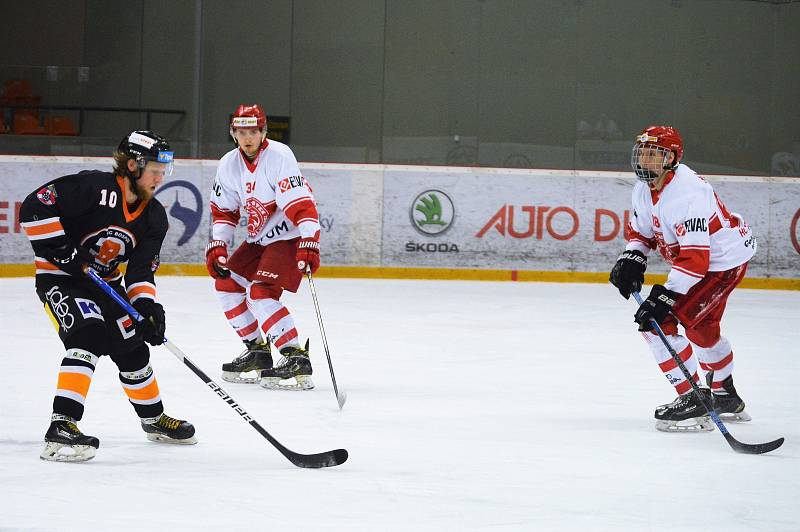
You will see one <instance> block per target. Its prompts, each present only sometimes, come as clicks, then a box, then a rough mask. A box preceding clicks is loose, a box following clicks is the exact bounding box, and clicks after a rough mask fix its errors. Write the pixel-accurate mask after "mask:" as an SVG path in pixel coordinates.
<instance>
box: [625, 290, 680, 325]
mask: <svg viewBox="0 0 800 532" xmlns="http://www.w3.org/2000/svg"><path fill="white" fill-rule="evenodd" d="M679 297H680V294H678V293H677V292H673V291H672V290H667V289H666V288H664V287H663V286H661V285H660V284H656V285H653V289H652V290H650V295H649V296H647V299H645V300H644V301H643V302H642V304H641V306H639V310H637V311H636V314H634V316H633V321H635V322H636V323H638V324H639V330H640V331H641V332H645V331H649V330H651V329H652V328H653V324H652V323H650V320H651V319H654V320H656V323H658V324H659V325H660V324H661V322H663V321H664V319H665V318H666V317H667V315H668V314H669V311H670V310H672V307H674V306H675V302H676V301H677V300H678V298H679Z"/></svg>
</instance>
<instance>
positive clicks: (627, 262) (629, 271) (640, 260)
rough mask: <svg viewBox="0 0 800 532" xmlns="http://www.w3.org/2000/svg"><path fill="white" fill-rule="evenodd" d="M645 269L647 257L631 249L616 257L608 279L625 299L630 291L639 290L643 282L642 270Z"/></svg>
mask: <svg viewBox="0 0 800 532" xmlns="http://www.w3.org/2000/svg"><path fill="white" fill-rule="evenodd" d="M646 269H647V257H645V255H644V253H642V252H641V251H638V250H635V249H632V250H627V251H625V252H624V253H623V254H622V255H620V256H619V259H617V263H616V264H615V265H614V268H613V269H612V270H611V275H609V276H608V280H609V281H610V282H611V284H613V285H614V286H616V287H617V290H619V293H620V295H622V297H624V298H625V299H628V298H630V297H631V293H632V292H639V291H640V290H641V289H642V283H644V271H645V270H646Z"/></svg>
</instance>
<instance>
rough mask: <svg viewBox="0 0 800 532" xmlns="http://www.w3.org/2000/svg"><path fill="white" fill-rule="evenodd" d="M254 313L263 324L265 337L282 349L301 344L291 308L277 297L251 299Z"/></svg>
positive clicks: (262, 328) (262, 329)
mask: <svg viewBox="0 0 800 532" xmlns="http://www.w3.org/2000/svg"><path fill="white" fill-rule="evenodd" d="M250 305H251V307H252V309H253V313H254V314H255V315H256V317H257V318H258V322H259V323H260V324H261V331H262V332H263V333H264V337H265V338H268V339H269V340H270V341H271V342H272V343H273V344H275V347H276V348H277V349H278V350H280V349H281V348H282V347H287V346H295V347H299V346H300V341H299V340H298V339H297V329H296V328H295V326H294V319H293V318H292V315H291V314H290V313H289V309H287V308H286V307H285V306H283V303H281V302H280V301H278V300H277V299H271V298H266V299H251V300H250Z"/></svg>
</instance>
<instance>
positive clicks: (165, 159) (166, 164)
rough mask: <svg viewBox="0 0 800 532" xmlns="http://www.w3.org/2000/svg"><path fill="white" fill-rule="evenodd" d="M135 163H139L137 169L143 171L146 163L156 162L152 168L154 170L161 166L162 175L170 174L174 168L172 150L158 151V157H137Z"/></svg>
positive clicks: (167, 175) (159, 168)
mask: <svg viewBox="0 0 800 532" xmlns="http://www.w3.org/2000/svg"><path fill="white" fill-rule="evenodd" d="M136 163H137V164H138V165H139V169H140V170H142V171H144V169H145V168H146V167H147V163H156V164H155V165H153V166H154V168H155V169H156V170H161V169H162V168H163V171H164V176H165V177H169V176H171V175H172V172H173V170H174V152H171V151H160V152H158V157H156V158H153V157H138V158H137V159H136Z"/></svg>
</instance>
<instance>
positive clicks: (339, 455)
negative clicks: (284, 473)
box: [86, 268, 348, 468]
mask: <svg viewBox="0 0 800 532" xmlns="http://www.w3.org/2000/svg"><path fill="white" fill-rule="evenodd" d="M86 274H87V275H88V276H89V278H90V279H91V280H92V281H94V282H95V284H97V286H99V287H100V288H101V289H102V290H103V292H105V293H106V294H107V295H109V296H111V298H113V299H114V301H116V302H117V303H118V304H119V305H120V306H121V307H122V308H123V309H125V312H127V313H128V314H130V315H131V317H132V318H133V319H134V320H136V321H141V320H142V319H143V318H142V316H141V314H139V313H138V312H136V309H134V308H133V307H132V306H131V304H130V303H128V302H127V301H126V300H125V299H124V298H123V297H122V296H121V295H120V294H119V293H118V292H117V291H116V290H114V289H113V288H111V287H110V286H109V285H108V283H106V282H105V281H104V280H103V279H102V278H101V277H100V276H99V275H98V274H97V272H95V271H94V270H93V269H91V268H87V270H86ZM164 346H165V347H166V348H167V349H169V350H170V352H171V353H172V354H173V355H175V356H176V357H177V358H178V360H180V361H181V362H183V363H184V364H186V366H188V367H189V369H191V370H192V371H193V372H194V374H195V375H197V376H198V377H200V379H201V380H202V381H203V382H205V383H206V384H207V385H208V387H209V388H211V391H212V392H214V393H215V394H217V395H218V396H219V397H220V398H221V399H222V400H223V401H225V402H226V403H228V406H230V407H231V408H233V409H234V410H235V411H236V413H237V414H239V415H240V416H241V417H242V419H243V420H245V421H246V422H247V423H249V424H250V426H251V427H253V428H254V429H256V431H257V432H258V433H259V434H261V435H262V436H263V437H264V438H266V439H267V441H269V442H270V443H271V444H272V445H273V446H274V447H275V448H276V449H278V451H280V453H281V454H282V455H283V456H285V457H286V458H288V459H289V461H290V462H291V463H293V464H294V465H296V466H297V467H308V468H320V467H331V466H337V465H340V464H343V463H344V462H345V461H347V456H348V455H347V450H345V449H336V450H333V451H328V452H325V453H316V454H301V453H296V452H294V451H292V450H290V449H287V448H286V447H284V446H283V445H282V444H281V442H279V441H278V440H276V439H275V438H273V437H272V435H271V434H270V433H269V432H267V431H266V430H265V429H264V427H262V426H261V425H259V424H258V422H257V421H256V420H255V419H253V418H252V417H250V414H248V413H247V412H245V410H244V408H242V407H241V405H239V404H238V403H237V402H236V401H234V400H233V397H231V396H230V395H228V392H226V391H225V390H223V389H222V388H221V387H220V386H219V384H217V383H216V382H214V381H212V380H211V379H210V378H209V376H208V375H206V374H205V373H204V372H203V371H202V370H201V369H200V368H198V367H197V366H196V365H195V364H194V362H192V361H191V360H189V357H187V356H186V354H184V352H183V351H181V350H180V349H179V348H178V347H177V346H176V345H175V344H173V343H172V342H170V341H169V340H167V339H166V338H164Z"/></svg>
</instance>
